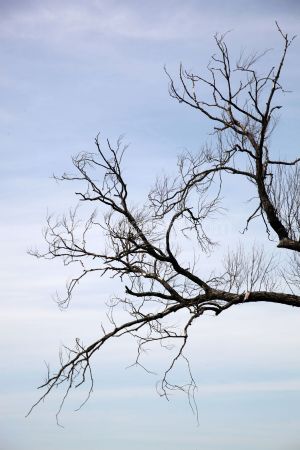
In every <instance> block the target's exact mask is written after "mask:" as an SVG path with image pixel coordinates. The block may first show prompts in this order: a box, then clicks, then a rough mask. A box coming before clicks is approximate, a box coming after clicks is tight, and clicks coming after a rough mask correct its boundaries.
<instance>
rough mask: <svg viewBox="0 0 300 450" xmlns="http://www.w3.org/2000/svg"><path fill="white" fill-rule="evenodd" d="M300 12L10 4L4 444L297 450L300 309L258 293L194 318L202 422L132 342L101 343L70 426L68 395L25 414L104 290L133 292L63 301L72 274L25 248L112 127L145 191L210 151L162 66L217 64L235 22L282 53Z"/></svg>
mask: <svg viewBox="0 0 300 450" xmlns="http://www.w3.org/2000/svg"><path fill="white" fill-rule="evenodd" d="M299 15H300V3H299V2H298V1H295V0H294V1H284V2H283V1H276V0H274V1H265V2H263V4H261V3H260V2H258V1H252V2H251V3H250V2H246V1H228V2H226V3H225V2H221V1H219V0H214V1H210V2H204V1H200V0H199V1H190V0H187V1H185V2H179V1H176V0H174V1H171V0H169V1H161V2H158V1H156V0H152V1H151V2H150V1H143V2H141V1H126V0H125V1H113V0H112V1H96V0H95V1H92V0H87V1H81V2H80V1H53V0H52V1H43V2H38V1H34V0H33V1H26V0H22V1H21V0H19V1H3V0H2V1H0V39H1V47H0V52H1V63H2V64H1V67H2V68H1V72H0V92H1V104H0V127H1V138H2V139H1V168H0V171H1V178H0V179H1V190H0V198H1V203H2V207H1V208H2V211H3V214H2V220H1V234H0V236H1V240H2V243H1V248H2V258H1V260H0V265H1V268H0V269H1V316H0V321H1V325H0V333H1V340H0V346H1V359H0V377H1V383H0V390H1V409H0V415H1V420H0V450H29V449H30V450H40V449H43V450H50V449H51V450H71V449H72V450H83V449H87V450H96V449H97V450H99V449H101V450H102V449H103V450H116V449H119V448H122V449H123V450H129V449H131V450H135V449H141V448H143V449H149V450H150V449H154V448H155V449H156V450H171V449H172V450H182V449H185V450H204V449H205V450H229V449H230V450H235V449H236V450H237V449H239V450H241V449H243V450H253V449H254V448H255V449H256V450H271V449H272V450H282V449H284V450H296V449H299V445H300V436H299V429H300V427H299V425H300V412H299V401H300V360H299V350H300V331H299V320H300V312H299V311H295V310H291V309H288V308H283V307H279V306H277V307H275V306H273V307H270V306H268V307H267V306H259V307H257V306H250V305H248V306H247V307H243V308H240V309H237V310H236V311H232V312H230V313H228V314H227V315H224V316H223V317H219V318H217V319H215V318H212V317H205V318H203V319H201V321H200V322H199V324H198V326H197V327H195V329H194V331H193V334H192V336H191V338H192V339H191V344H190V347H189V352H190V356H191V361H192V366H193V371H194V374H195V378H196V380H197V381H198V384H199V390H198V394H197V402H198V409H199V425H197V423H196V420H195V418H194V417H193V415H192V413H191V411H190V409H189V406H188V404H187V401H186V398H184V397H182V396H180V395H174V397H173V398H172V400H171V401H170V402H166V401H164V400H163V399H160V398H159V396H158V395H157V394H156V391H155V383H156V381H157V377H155V376H149V375H147V374H145V373H144V372H142V371H140V370H138V369H130V370H126V369H125V367H126V366H128V364H130V363H131V362H132V361H133V360H134V357H135V345H134V343H133V342H131V341H129V340H124V341H122V342H121V341H120V340H119V341H118V342H115V343H112V344H111V345H109V346H108V347H107V348H106V349H104V350H103V353H101V354H99V355H97V357H96V359H95V370H94V372H95V383H96V385H95V393H94V395H93V397H92V398H91V400H90V401H89V403H88V404H87V405H86V406H85V408H83V409H82V410H81V411H80V412H74V409H75V408H76V407H77V406H78V404H80V401H81V400H82V399H83V398H84V392H78V393H75V394H73V395H72V397H71V398H70V399H69V401H68V402H67V403H66V406H65V409H64V411H63V413H62V417H61V422H62V423H63V424H64V426H65V428H64V429H61V428H58V427H57V425H56V422H55V412H56V410H57V405H58V401H59V397H58V396H56V395H53V396H52V397H51V398H49V399H48V400H47V401H46V402H45V403H44V404H42V405H40V407H39V408H38V409H36V410H35V411H34V412H33V413H32V415H31V416H30V417H29V418H27V419H25V418H24V416H25V413H26V411H27V410H28V408H29V407H30V406H31V404H32V402H33V401H34V400H35V399H36V398H37V395H38V392H37V391H36V390H35V387H36V386H37V385H38V384H39V383H40V382H41V381H42V379H43V375H44V373H45V368H44V365H43V361H44V360H46V361H50V362H51V364H52V365H53V366H54V365H55V363H56V362H57V352H58V348H59V345H60V344H61V343H72V342H73V340H74V338H75V337H77V336H78V337H81V338H83V339H84V340H85V341H86V342H88V341H89V340H90V339H92V338H93V337H96V336H97V335H98V332H99V323H100V320H101V318H102V316H103V313H104V306H103V302H104V301H105V300H107V298H109V297H110V295H111V294H112V293H113V292H114V291H115V290H118V289H119V286H117V285H116V284H114V282H112V281H111V280H106V281H105V280H101V281H100V282H99V281H98V280H91V282H90V283H86V284H83V285H82V287H81V288H80V289H79V291H78V292H77V294H76V296H75V297H74V299H73V303H72V305H71V306H70V308H69V310H68V311H66V312H61V311H59V310H58V309H57V307H56V305H55V303H54V302H53V301H52V299H51V295H52V294H53V293H55V291H56V290H57V289H58V290H63V287H64V284H65V280H66V279H67V278H68V277H69V276H70V275H71V274H72V271H71V270H70V269H65V268H62V266H61V265H60V264H59V263H56V262H52V263H49V262H44V261H37V260H35V259H33V258H32V257H30V256H28V255H27V254H26V250H27V249H28V248H30V247H31V246H35V245H38V246H41V245H42V235H41V229H42V227H43V226H44V223H45V217H46V214H47V211H50V212H52V211H54V212H58V213H59V212H63V211H64V210H65V209H67V208H68V207H69V206H70V205H72V204H73V205H74V204H75V202H76V200H75V198H74V195H73V192H74V186H68V185H61V184H57V183H55V182H54V181H53V180H51V178H50V177H51V175H52V174H53V173H56V174H60V173H61V172H63V171H64V170H70V168H71V160H70V157H71V155H72V154H76V153H78V152H79V151H82V150H93V141H94V137H95V136H96V134H97V133H98V132H99V131H100V132H101V134H102V135H103V136H104V137H109V138H110V139H112V140H115V139H117V138H118V136H119V135H121V134H125V140H126V141H127V142H129V143H130V147H129V150H128V155H127V159H126V173H127V176H128V183H129V185H130V189H131V190H130V193H131V195H132V198H133V199H134V200H135V201H139V200H140V201H142V198H143V195H144V194H145V193H146V192H147V189H148V188H149V186H150V185H151V182H153V181H154V179H155V176H156V174H158V173H160V172H161V171H162V170H167V169H169V168H170V170H172V167H175V163H176V155H177V154H178V153H180V152H181V151H182V150H183V149H184V148H188V149H190V150H192V151H197V149H199V147H200V146H201V144H202V143H204V142H205V140H206V139H207V133H208V131H209V123H207V122H206V121H205V120H202V118H200V117H199V116H198V115H197V114H195V113H194V112H193V111H189V110H188V109H186V108H184V107H182V106H181V105H178V104H177V103H175V102H174V101H173V100H172V99H170V98H169V96H168V90H167V79H166V76H165V74H164V70H163V67H164V65H166V66H167V67H168V69H169V70H170V71H171V72H172V73H174V74H175V73H176V70H177V68H178V64H179V62H180V61H182V62H183V63H184V64H185V65H186V67H188V68H195V69H196V68H198V67H204V66H206V63H207V61H208V58H209V55H210V54H211V53H212V52H213V51H214V47H213V45H214V44H213V38H212V37H213V34H214V33H215V32H217V31H218V32H224V31H227V30H232V32H231V33H230V35H229V37H228V40H229V44H230V47H231V48H232V51H233V54H234V55H238V53H239V51H240V49H241V47H243V48H246V49H249V50H252V49H254V50H261V49H265V48H274V51H272V52H270V54H268V56H267V58H268V61H271V60H272V58H276V56H278V52H277V50H276V49H278V47H279V45H280V39H279V36H278V33H276V30H275V25H274V21H275V20H278V21H279V23H280V24H281V26H282V28H283V29H284V30H286V31H288V32H289V33H291V34H297V33H298V34H299ZM299 46H300V43H299V38H298V39H297V40H296V41H295V43H294V45H293V47H292V48H291V50H290V54H289V57H288V60H287V66H286V70H285V73H284V80H285V83H286V86H287V88H288V89H290V90H292V91H293V93H292V94H287V95H286V96H285V98H284V105H285V108H283V109H282V110H281V111H282V113H281V121H280V124H279V125H278V129H277V131H276V133H275V135H274V138H273V145H274V148H275V150H276V151H277V152H278V153H280V154H281V155H283V156H288V155H295V154H297V151H298V148H297V146H296V145H295V142H298V140H299V139H298V128H299V124H298V120H299V119H298V118H299V112H300V111H299V110H300V108H299V85H298V80H299V75H300V70H299V50H300V47H299ZM229 189H234V186H231V187H229ZM229 193H230V191H229ZM242 194H243V191H242V192H241V196H242ZM240 207H241V208H242V207H243V204H242V203H241V205H240ZM234 214H236V215H238V214H239V210H238V211H236V212H234ZM217 231H218V232H219V233H221V234H222V236H221V237H222V238H223V241H224V242H225V243H226V235H228V233H229V234H230V233H236V231H237V230H236V221H235V220H231V219H230V217H229V218H226V219H224V222H223V225H222V228H221V229H218V230H217ZM255 232H256V229H254V230H252V231H250V233H249V235H248V236H249V239H250V238H251V239H252V238H254V237H255ZM208 264H211V265H213V264H214V260H211V261H209V263H208ZM166 357H167V355H166V354H163V353H155V352H153V354H150V356H149V364H148V365H149V366H150V367H151V366H153V367H157V368H158V369H159V368H161V367H163V364H164V362H165V358H166ZM180 375H181V372H180V370H179V374H178V376H180Z"/></svg>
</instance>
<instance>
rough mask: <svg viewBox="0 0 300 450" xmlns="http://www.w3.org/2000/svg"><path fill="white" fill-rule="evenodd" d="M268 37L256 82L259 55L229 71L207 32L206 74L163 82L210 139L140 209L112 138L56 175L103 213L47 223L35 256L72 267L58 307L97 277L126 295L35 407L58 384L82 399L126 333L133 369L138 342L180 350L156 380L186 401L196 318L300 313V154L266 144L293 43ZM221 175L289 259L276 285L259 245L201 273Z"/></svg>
mask: <svg viewBox="0 0 300 450" xmlns="http://www.w3.org/2000/svg"><path fill="white" fill-rule="evenodd" d="M277 30H278V33H279V36H280V38H281V41H282V44H283V48H282V53H281V58H280V60H279V62H278V64H277V65H275V66H274V67H271V68H270V69H269V70H267V71H266V72H265V73H263V74H260V73H259V70H258V68H257V66H258V62H259V63H260V65H261V61H262V58H263V57H264V55H265V53H263V54H261V55H257V54H256V55H252V56H250V57H244V56H243V55H242V56H241V57H240V58H239V60H238V61H237V63H236V64H234V63H233V60H232V58H231V57H230V55H229V50H228V47H227V45H226V36H225V35H221V36H219V35H216V36H215V43H216V47H217V53H216V54H214V55H213V56H212V58H211V61H210V63H209V65H208V67H207V71H208V72H207V73H208V76H204V75H199V74H194V73H191V72H188V71H186V70H185V69H184V68H183V67H182V66H180V70H179V78H178V80H177V82H175V81H174V79H173V78H172V77H171V76H170V75H169V74H168V76H169V80H170V84H169V91H170V95H171V96H172V97H173V98H175V99H176V100H178V101H179V102H180V103H183V104H185V105H188V106H189V107H191V108H194V109H195V110H196V112H197V113H200V115H203V116H205V117H207V118H208V119H209V120H210V121H211V124H212V126H213V136H214V140H213V144H212V145H211V146H209V147H208V146H204V147H203V149H202V150H201V151H200V152H199V153H198V154H196V155H193V154H191V153H185V154H183V155H181V156H180V157H179V159H178V174H177V176H176V177H175V178H167V177H164V178H160V179H159V180H158V181H157V182H156V184H155V186H154V187H153V189H152V190H151V192H150V193H149V196H148V202H147V203H146V204H145V205H144V206H143V207H140V208H138V207H132V206H131V205H130V202H129V199H128V191H127V184H126V181H125V179H124V177H123V173H122V160H123V156H124V150H125V147H124V146H123V145H122V142H121V140H119V141H118V142H117V144H116V145H115V146H113V145H112V144H111V142H110V141H106V143H102V142H101V141H100V138H99V137H97V138H96V141H95V144H96V151H95V153H81V154H79V155H78V156H76V157H74V158H73V164H74V167H75V169H76V172H75V174H74V175H72V174H66V173H65V174H64V175H63V176H62V177H61V178H60V179H61V180H66V181H71V182H76V183H77V184H79V185H80V184H81V185H82V186H83V188H82V189H81V190H80V191H78V192H76V194H77V196H78V197H79V199H80V201H81V202H85V203H89V204H91V205H95V206H99V205H100V206H101V208H102V207H103V209H104V211H103V213H102V215H101V217H102V218H101V219H97V214H96V212H94V213H92V214H91V215H90V216H89V217H88V219H87V220H86V221H85V222H83V221H82V219H81V220H79V217H78V212H77V210H74V211H71V212H70V213H69V214H68V215H67V216H64V217H63V218H61V219H55V220H53V218H52V217H49V219H48V223H47V230H46V232H45V239H46V242H47V249H46V251H45V252H44V253H41V252H33V253H34V254H35V255H36V256H37V257H43V258H47V259H54V258H60V259H62V260H63V262H64V264H67V265H68V264H72V263H75V264H76V265H77V266H79V267H80V269H81V270H80V273H79V274H78V275H77V276H76V277H74V278H73V279H72V280H71V282H70V283H69V284H68V286H67V292H66V297H65V298H63V299H59V300H58V301H59V304H60V306H61V307H65V306H67V305H68V304H69V301H70V300H71V297H72V294H73V291H74V289H75V288H76V286H77V285H78V283H79V282H80V281H81V280H82V279H83V278H86V277H88V276H90V275H93V274H94V273H96V274H98V275H101V276H111V277H118V278H119V279H120V280H121V282H122V283H123V285H124V291H125V292H124V295H123V296H122V297H121V298H117V299H115V301H114V302H112V304H111V309H112V311H114V310H116V309H117V308H118V307H120V306H121V307H123V308H125V310H126V311H127V313H128V316H129V319H128V321H123V322H121V323H117V321H116V320H115V319H114V315H113V314H110V320H111V328H110V330H109V331H105V330H104V329H103V334H102V335H101V336H99V338H98V339H97V340H96V341H95V342H92V343H90V344H89V345H87V346H84V345H83V344H82V343H80V341H79V340H78V339H77V340H76V342H75V346H74V348H66V349H65V351H64V353H63V354H62V356H61V365H60V367H59V368H58V370H57V371H56V372H55V373H48V377H47V380H46V382H45V383H44V384H43V385H42V386H41V388H43V389H44V393H43V394H42V396H41V398H40V399H39V401H38V402H37V403H39V402H40V401H41V400H42V399H44V398H45V397H46V396H47V395H48V394H49V393H50V392H51V391H52V389H53V388H54V387H57V386H58V385H61V384H64V385H65V386H66V391H65V395H64V397H63V401H62V404H61V406H62V405H63V402H64V399H65V398H66V395H67V394H68V393H69V391H70V389H72V388H73V387H76V386H78V385H81V384H82V383H84V382H86V380H89V381H90V390H89V394H90V393H91V391H92V389H93V376H92V371H91V362H92V358H93V355H94V353H95V352H97V351H98V350H99V349H100V348H101V347H102V346H103V345H104V344H105V343H106V341H108V340H110V339H112V338H114V337H121V336H123V335H125V334H127V335H128V334H129V335H132V336H133V337H134V338H135V339H136V340H137V343H138V352H137V359H136V364H141V360H140V357H141V354H142V352H143V349H144V347H145V346H146V345H147V344H149V343H153V342H160V343H161V344H162V345H163V346H166V347H167V348H168V346H170V345H171V344H172V343H173V342H174V343H175V344H176V343H177V342H178V346H177V353H176V355H175V357H172V359H171V362H170V365H169V366H168V367H167V368H166V370H165V373H164V376H163V378H162V380H161V382H160V393H161V395H164V396H168V392H169V390H172V389H175V388H179V389H183V390H186V391H187V392H188V393H189V394H190V395H192V394H193V389H194V387H195V383H194V380H193V377H192V374H191V372H190V368H189V362H188V360H187V359H186V358H185V355H184V348H185V345H186V343H187V340H188V333H189V329H190V327H191V326H192V324H193V323H194V321H195V320H196V319H198V318H199V317H200V316H202V315H203V314H205V313H206V312H210V313H213V314H215V315H219V314H221V313H222V312H224V311H226V310H228V309H231V308H233V307H235V306H237V305H242V304H244V303H251V302H269V303H279V304H282V305H287V306H294V307H300V294H299V287H300V286H299V272H300V264H299V257H298V255H299V252H300V241H299V229H300V228H299V225H300V212H299V211H300V196H299V192H300V191H299V187H300V173H299V166H298V165H297V163H298V162H299V161H300V158H297V159H295V160H293V161H283V160H280V159H278V158H277V157H276V155H275V156H273V155H272V151H271V148H270V135H271V133H272V131H273V129H274V126H275V123H276V112H277V110H278V109H279V108H281V106H280V105H278V104H277V96H278V94H279V93H282V92H284V91H283V87H282V85H281V82H280V77H281V72H282V69H283V66H284V64H285V59H286V54H287V51H288V49H289V46H290V44H291V43H292V41H293V39H294V38H291V39H290V38H289V36H288V35H287V34H285V33H283V31H282V30H281V29H280V27H279V26H278V25H277ZM228 177H229V178H230V177H240V178H243V179H245V180H246V182H247V183H249V192H254V191H255V192H256V193H255V200H256V205H255V207H254V208H253V211H252V212H251V213H250V214H249V215H248V217H247V216H246V217H245V218H244V223H245V230H244V231H245V232H246V231H247V229H248V227H249V226H250V224H251V222H252V221H253V220H254V219H255V218H258V219H259V220H261V221H262V225H263V227H264V228H263V229H262V233H265V234H266V238H269V239H274V236H275V237H276V238H277V247H278V248H281V249H282V248H283V249H287V250H289V251H290V254H291V255H292V257H291V261H290V265H289V270H285V271H284V273H281V274H280V273H278V272H277V279H276V277H274V273H275V272H274V271H275V270H276V269H275V264H274V262H273V259H272V258H273V257H272V256H271V257H268V256H267V255H266V254H265V252H264V250H263V249H261V248H260V249H258V248H253V249H252V251H250V253H247V251H246V250H243V247H242V244H241V245H240V246H239V247H238V248H237V250H235V251H232V252H231V253H229V254H228V255H225V257H224V264H223V269H222V270H221V269H220V268H216V270H215V271H214V272H213V273H210V274H208V273H207V272H206V271H205V269H204V265H205V260H206V258H207V256H208V255H209V254H210V253H211V252H213V251H214V250H215V246H216V242H215V241H214V239H213V237H212V235H211V233H209V231H208V230H209V224H210V223H211V222H210V221H211V220H212V218H214V219H215V220H216V219H218V220H220V221H221V220H222V214H223V213H224V212H222V205H223V198H222V196H223V184H224V182H225V180H226V179H228ZM99 180H100V181H99ZM95 233H101V234H102V235H105V237H106V246H105V248H104V249H102V250H98V249H97V248H95V247H93V245H92V244H93V242H94V240H93V238H92V237H93V236H94V235H95ZM180 236H182V239H184V237H188V238H190V239H192V240H193V243H194V245H195V254H196V257H195V258H191V261H190V262H186V260H185V259H184V258H182V256H181V253H180V245H179V244H180V239H181V238H180ZM196 245H197V247H196ZM278 280H279V281H278ZM177 316H180V322H179V323H181V325H177V326H176V327H175V326H174V321H173V318H174V317H177ZM179 358H183V359H184V360H185V361H186V363H187V367H188V371H189V373H190V382H189V383H188V385H185V386H177V385H174V384H172V383H171V382H170V381H169V374H170V371H171V370H172V369H173V367H174V365H175V363H176V362H177V360H178V359H179ZM37 403H36V404H37ZM34 406H35V405H34Z"/></svg>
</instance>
